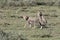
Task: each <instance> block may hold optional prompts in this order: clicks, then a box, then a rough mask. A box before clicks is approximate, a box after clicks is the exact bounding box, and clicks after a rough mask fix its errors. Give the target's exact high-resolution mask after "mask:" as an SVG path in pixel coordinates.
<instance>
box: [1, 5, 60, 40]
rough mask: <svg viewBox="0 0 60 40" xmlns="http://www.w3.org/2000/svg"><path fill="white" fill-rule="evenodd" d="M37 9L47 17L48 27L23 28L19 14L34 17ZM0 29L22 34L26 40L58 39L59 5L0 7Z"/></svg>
mask: <svg viewBox="0 0 60 40" xmlns="http://www.w3.org/2000/svg"><path fill="white" fill-rule="evenodd" d="M17 10H19V11H17ZM38 10H41V11H42V12H43V14H44V15H45V17H46V18H47V21H48V28H44V29H42V30H41V29H39V28H35V29H32V28H29V27H26V28H24V24H25V21H24V20H23V19H21V18H20V15H28V16H31V17H35V16H36V14H37V11H38ZM0 29H1V30H3V31H4V32H5V33H13V34H15V35H23V36H24V38H27V39H26V40H60V7H58V6H32V7H31V6H29V7H9V8H7V7H6V8H0ZM2 40H3V39H2ZM7 40H8V39H7ZM13 40H16V39H13ZM19 40H20V39H19Z"/></svg>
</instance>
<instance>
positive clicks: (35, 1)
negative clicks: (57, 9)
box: [0, 0, 60, 8]
mask: <svg viewBox="0 0 60 40" xmlns="http://www.w3.org/2000/svg"><path fill="white" fill-rule="evenodd" d="M35 5H49V6H56V5H57V6H60V0H0V7H2V8H3V7H6V6H8V7H10V6H13V7H17V6H35Z"/></svg>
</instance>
